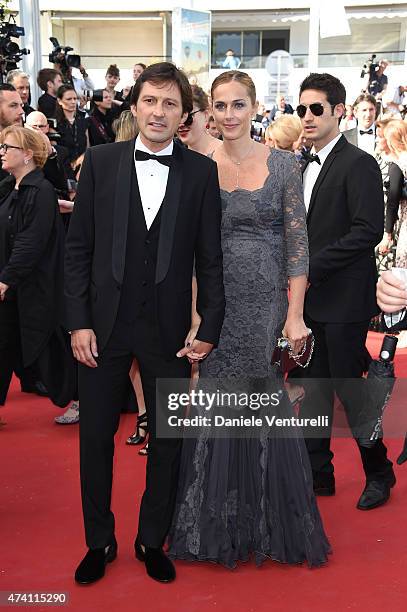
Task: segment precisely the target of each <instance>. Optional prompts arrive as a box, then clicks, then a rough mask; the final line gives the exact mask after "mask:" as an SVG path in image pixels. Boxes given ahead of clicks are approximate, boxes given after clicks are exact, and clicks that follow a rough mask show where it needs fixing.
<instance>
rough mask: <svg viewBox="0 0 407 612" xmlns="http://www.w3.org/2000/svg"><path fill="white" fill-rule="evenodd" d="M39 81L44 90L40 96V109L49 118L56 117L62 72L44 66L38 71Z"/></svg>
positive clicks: (39, 85)
mask: <svg viewBox="0 0 407 612" xmlns="http://www.w3.org/2000/svg"><path fill="white" fill-rule="evenodd" d="M37 83H38V87H39V88H40V89H41V91H43V92H44V94H43V95H42V96H40V97H39V98H38V110H39V111H40V112H41V113H44V115H45V116H46V117H48V118H50V117H55V110H56V105H57V91H58V89H59V88H60V87H61V85H62V83H63V81H62V73H61V72H60V71H59V70H55V69H54V68H43V69H42V70H40V71H39V72H38V75H37Z"/></svg>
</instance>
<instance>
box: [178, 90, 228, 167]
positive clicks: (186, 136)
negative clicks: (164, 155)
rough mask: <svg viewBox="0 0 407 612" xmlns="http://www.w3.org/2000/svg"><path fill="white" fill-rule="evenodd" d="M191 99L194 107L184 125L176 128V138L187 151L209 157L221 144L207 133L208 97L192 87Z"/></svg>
mask: <svg viewBox="0 0 407 612" xmlns="http://www.w3.org/2000/svg"><path fill="white" fill-rule="evenodd" d="M192 98H193V103H194V106H193V108H192V112H191V113H190V114H189V115H188V118H187V119H186V121H185V123H181V125H180V126H179V128H178V137H179V139H180V141H181V142H182V143H183V144H185V145H186V146H187V147H188V149H192V150H193V151H196V152H197V153H202V155H211V154H213V153H214V152H215V151H216V149H217V148H218V147H219V146H220V145H221V144H222V142H221V141H220V140H218V139H217V138H214V137H213V136H211V135H210V134H209V132H208V121H209V117H210V112H209V100H208V96H207V95H206V93H205V92H204V90H203V89H201V88H200V87H198V86H197V85H192Z"/></svg>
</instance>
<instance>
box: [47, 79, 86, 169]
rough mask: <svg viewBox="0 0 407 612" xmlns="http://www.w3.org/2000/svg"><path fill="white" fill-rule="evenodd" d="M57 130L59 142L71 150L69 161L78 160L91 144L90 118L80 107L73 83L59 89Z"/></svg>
mask: <svg viewBox="0 0 407 612" xmlns="http://www.w3.org/2000/svg"><path fill="white" fill-rule="evenodd" d="M55 116H56V119H57V131H58V133H59V134H60V135H61V139H60V141H59V144H60V145H62V146H64V147H66V148H67V149H68V151H69V161H70V163H71V165H72V166H75V165H76V164H75V162H76V160H77V159H78V158H79V157H80V156H81V155H82V154H83V153H85V151H86V149H87V147H88V146H89V137H88V120H87V119H86V117H85V115H84V113H82V112H81V111H80V110H79V109H78V96H77V94H76V91H75V88H74V87H73V85H61V87H60V88H59V89H58V91H57V109H56V113H55Z"/></svg>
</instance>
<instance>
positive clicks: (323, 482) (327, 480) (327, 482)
mask: <svg viewBox="0 0 407 612" xmlns="http://www.w3.org/2000/svg"><path fill="white" fill-rule="evenodd" d="M312 476H313V481H314V482H313V485H314V493H315V495H319V496H321V497H330V496H331V495H335V478H334V476H333V474H325V473H323V472H313V474H312Z"/></svg>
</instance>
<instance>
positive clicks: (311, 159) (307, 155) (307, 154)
mask: <svg viewBox="0 0 407 612" xmlns="http://www.w3.org/2000/svg"><path fill="white" fill-rule="evenodd" d="M302 156H303V158H304V159H306V160H307V162H309V163H312V162H317V164H319V165H321V160H320V159H319V157H318V155H313V153H310V152H309V151H303V152H302Z"/></svg>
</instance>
